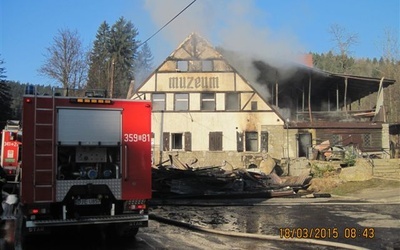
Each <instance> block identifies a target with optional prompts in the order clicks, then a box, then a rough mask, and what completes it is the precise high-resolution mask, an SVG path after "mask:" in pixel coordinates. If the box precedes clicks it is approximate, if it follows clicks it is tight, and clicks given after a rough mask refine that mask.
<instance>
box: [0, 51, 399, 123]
mask: <svg viewBox="0 0 400 250" xmlns="http://www.w3.org/2000/svg"><path fill="white" fill-rule="evenodd" d="M312 57H313V63H314V67H315V68H318V69H321V70H324V71H328V72H331V73H346V74H350V75H359V76H367V77H376V78H381V77H385V78H387V79H394V80H396V83H395V84H394V85H392V86H390V87H388V88H387V89H385V91H384V95H385V110H386V115H387V120H388V122H389V123H400V98H399V96H400V62H399V61H396V62H391V61H387V60H384V59H380V60H377V59H372V60H371V59H354V58H351V57H349V58H348V57H346V58H343V57H340V56H335V55H333V54H332V53H327V54H315V53H313V54H312ZM6 83H7V85H8V86H9V87H10V94H11V96H12V103H11V108H12V111H13V112H12V117H11V118H12V119H20V116H21V97H22V95H23V93H24V91H25V88H26V85H27V84H25V83H19V82H11V81H6ZM36 87H37V90H38V93H44V92H47V93H48V92H49V91H51V88H52V87H51V86H50V85H48V86H44V85H40V86H36ZM370 98H373V99H374V100H376V94H371V97H370Z"/></svg>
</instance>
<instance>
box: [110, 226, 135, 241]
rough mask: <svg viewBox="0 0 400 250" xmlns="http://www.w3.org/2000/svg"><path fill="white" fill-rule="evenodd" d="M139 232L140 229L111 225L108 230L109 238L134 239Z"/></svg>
mask: <svg viewBox="0 0 400 250" xmlns="http://www.w3.org/2000/svg"><path fill="white" fill-rule="evenodd" d="M138 232H139V228H134V227H131V226H129V225H110V226H108V228H107V237H108V238H110V239H115V238H125V239H130V238H134V237H135V236H136V235H137V233H138Z"/></svg>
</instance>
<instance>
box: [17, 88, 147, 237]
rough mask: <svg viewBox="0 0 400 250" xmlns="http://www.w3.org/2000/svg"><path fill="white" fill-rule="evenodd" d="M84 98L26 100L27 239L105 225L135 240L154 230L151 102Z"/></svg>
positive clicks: (23, 199) (23, 188)
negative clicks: (149, 203)
mask: <svg viewBox="0 0 400 250" xmlns="http://www.w3.org/2000/svg"><path fill="white" fill-rule="evenodd" d="M63 93H71V91H68V92H63ZM82 96H83V97H71V95H68V96H65V94H64V96H61V94H59V93H55V94H52V95H38V94H36V93H35V92H34V91H31V92H30V94H26V95H25V96H24V98H23V117H22V129H23V138H22V143H23V144H22V166H21V169H22V170H21V181H20V184H19V185H20V188H19V190H20V191H19V192H20V194H19V201H20V202H19V206H18V209H17V210H18V211H19V214H20V215H21V214H22V216H19V218H20V220H19V223H21V224H20V225H21V228H22V229H23V234H34V233H40V232H46V231H51V229H52V228H54V227H62V226H78V225H79V226H80V225H102V226H107V227H109V228H112V231H114V232H117V231H118V232H120V233H128V234H129V235H135V234H136V233H137V231H138V228H139V227H145V226H147V224H148V208H147V201H148V200H149V199H150V198H151V102H150V101H132V100H123V99H109V98H104V97H102V96H105V95H98V94H94V92H87V93H86V95H82ZM21 218H22V220H21Z"/></svg>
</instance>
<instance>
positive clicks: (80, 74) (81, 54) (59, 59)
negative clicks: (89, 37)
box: [39, 29, 87, 88]
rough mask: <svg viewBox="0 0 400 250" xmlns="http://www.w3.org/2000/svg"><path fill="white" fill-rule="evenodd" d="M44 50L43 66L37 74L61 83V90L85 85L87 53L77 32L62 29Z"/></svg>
mask: <svg viewBox="0 0 400 250" xmlns="http://www.w3.org/2000/svg"><path fill="white" fill-rule="evenodd" d="M53 42H54V43H53V44H52V45H51V46H50V47H48V48H47V49H46V52H47V53H46V54H45V55H44V56H45V57H46V62H45V64H44V65H43V66H42V67H41V68H40V69H39V73H40V74H42V75H45V76H48V77H50V78H52V79H54V80H56V82H58V83H61V84H62V87H63V88H82V87H84V85H85V83H86V75H87V53H85V51H84V50H83V48H82V42H81V40H80V37H79V35H78V33H77V31H70V30H68V29H62V30H59V31H58V35H57V36H55V37H54V38H53Z"/></svg>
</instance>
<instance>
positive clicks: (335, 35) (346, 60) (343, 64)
mask: <svg viewBox="0 0 400 250" xmlns="http://www.w3.org/2000/svg"><path fill="white" fill-rule="evenodd" d="M329 33H330V34H331V35H332V41H333V42H334V43H335V47H336V49H338V50H339V53H338V54H339V55H340V60H339V64H340V70H341V71H343V72H338V73H347V71H348V70H349V68H350V67H351V60H350V57H349V56H350V55H351V50H350V48H351V46H353V45H355V44H357V43H358V35H357V34H356V33H347V32H346V29H345V28H343V27H341V26H340V25H338V24H333V25H331V26H330V28H329Z"/></svg>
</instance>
